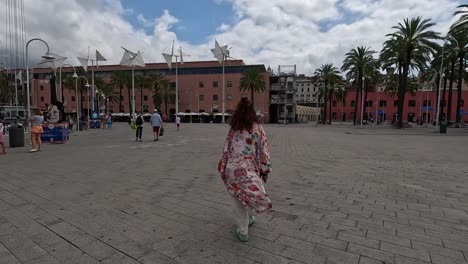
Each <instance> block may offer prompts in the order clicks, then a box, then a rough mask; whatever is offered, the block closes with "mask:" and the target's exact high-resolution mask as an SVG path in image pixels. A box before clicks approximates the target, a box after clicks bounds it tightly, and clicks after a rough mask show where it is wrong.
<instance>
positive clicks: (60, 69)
mask: <svg viewBox="0 0 468 264" xmlns="http://www.w3.org/2000/svg"><path fill="white" fill-rule="evenodd" d="M63 66H70V67H72V68H73V75H72V77H73V78H78V75H77V74H76V69H75V67H73V65H71V64H68V63H67V64H63V65H62V66H60V68H59V72H60V74H59V79H60V97H61V98H62V103H63V102H64V101H65V99H64V96H63V83H62V67H63Z"/></svg>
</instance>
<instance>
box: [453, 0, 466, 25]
mask: <svg viewBox="0 0 468 264" xmlns="http://www.w3.org/2000/svg"><path fill="white" fill-rule="evenodd" d="M457 8H459V9H460V10H457V11H456V12H455V13H454V14H453V15H454V16H456V15H461V17H460V19H458V21H457V22H455V23H454V24H453V25H452V26H451V27H450V29H451V30H458V29H459V28H462V27H466V26H467V25H468V10H466V9H467V8H468V5H459V6H457ZM463 9H465V10H463Z"/></svg>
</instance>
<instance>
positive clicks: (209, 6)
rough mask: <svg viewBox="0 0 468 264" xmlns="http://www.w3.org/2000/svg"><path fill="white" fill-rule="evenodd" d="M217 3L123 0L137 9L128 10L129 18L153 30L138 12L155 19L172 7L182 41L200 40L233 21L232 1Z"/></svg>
mask: <svg viewBox="0 0 468 264" xmlns="http://www.w3.org/2000/svg"><path fill="white" fill-rule="evenodd" d="M218 2H220V3H215V1H214V0H123V1H122V5H123V7H124V8H125V9H131V10H133V12H129V13H127V14H126V18H127V19H128V21H129V22H130V23H132V25H133V26H134V27H136V28H144V29H145V31H146V32H147V33H148V34H151V32H152V30H153V27H151V26H147V27H143V25H142V23H141V22H140V21H138V19H137V17H138V14H142V15H143V16H144V17H145V19H147V20H154V18H157V17H159V16H161V15H162V14H163V10H165V9H166V10H168V11H169V12H170V13H171V15H173V16H175V17H177V19H179V22H178V23H177V24H176V25H174V27H173V28H172V30H173V31H174V32H175V33H176V34H177V36H178V38H179V39H180V40H182V41H187V42H190V43H193V44H199V43H202V42H204V41H206V38H207V37H208V36H210V35H212V34H215V33H216V29H217V28H218V27H219V26H220V25H221V24H222V23H224V24H232V22H233V21H234V13H233V11H232V6H231V4H229V3H226V2H221V1H218Z"/></svg>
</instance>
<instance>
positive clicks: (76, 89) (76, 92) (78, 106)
mask: <svg viewBox="0 0 468 264" xmlns="http://www.w3.org/2000/svg"><path fill="white" fill-rule="evenodd" d="M75 74H76V72H75ZM75 74H73V75H75ZM81 78H83V79H85V80H86V84H85V87H86V88H88V90H89V81H88V78H86V77H85V76H80V77H78V76H76V79H75V95H76V119H77V123H78V125H77V129H78V131H80V114H81V112H80V104H79V102H78V79H81ZM80 97H81V96H80ZM88 107H89V103H88Z"/></svg>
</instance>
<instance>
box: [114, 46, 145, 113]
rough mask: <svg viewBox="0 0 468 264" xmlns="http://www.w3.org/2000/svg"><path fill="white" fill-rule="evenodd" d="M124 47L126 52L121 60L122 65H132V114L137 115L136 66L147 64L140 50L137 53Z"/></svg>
mask: <svg viewBox="0 0 468 264" xmlns="http://www.w3.org/2000/svg"><path fill="white" fill-rule="evenodd" d="M122 49H123V50H124V51H125V52H124V54H123V56H122V59H121V60H120V65H122V66H129V67H132V116H135V66H139V67H145V66H146V64H145V61H144V60H143V56H142V55H141V52H140V51H138V52H136V53H135V52H133V51H131V50H129V49H126V48H124V47H122Z"/></svg>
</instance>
